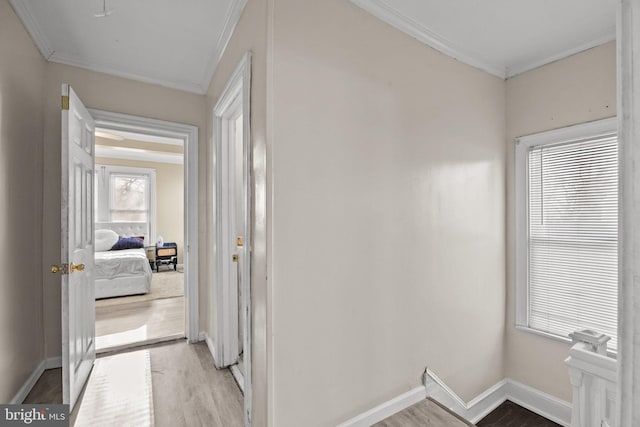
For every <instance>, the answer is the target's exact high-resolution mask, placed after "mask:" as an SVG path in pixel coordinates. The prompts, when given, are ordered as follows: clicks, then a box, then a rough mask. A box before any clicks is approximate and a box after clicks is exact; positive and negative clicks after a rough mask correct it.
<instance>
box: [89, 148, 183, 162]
mask: <svg viewBox="0 0 640 427" xmlns="http://www.w3.org/2000/svg"><path fill="white" fill-rule="evenodd" d="M96 157H102V158H107V159H124V160H137V161H142V162H154V163H171V164H174V165H182V164H184V155H183V154H179V153H163V152H160V151H151V150H141V149H138V148H128V147H112V146H109V145H96Z"/></svg>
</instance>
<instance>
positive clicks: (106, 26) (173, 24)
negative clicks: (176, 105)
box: [11, 0, 247, 93]
mask: <svg viewBox="0 0 640 427" xmlns="http://www.w3.org/2000/svg"><path fill="white" fill-rule="evenodd" d="M246 2H247V0H189V1H177V0H106V6H107V10H110V9H111V10H112V13H111V14H110V15H109V16H106V17H102V18H96V17H95V16H94V15H95V14H96V13H99V12H101V11H102V10H103V0H82V1H78V0H55V1H43V0H11V4H12V6H13V8H14V10H15V11H16V13H17V15H18V16H19V17H20V19H21V20H22V22H23V23H24V25H25V27H26V28H27V31H29V33H30V34H31V36H32V38H33V39H34V41H35V43H36V45H37V46H38V48H39V49H40V52H41V53H42V55H43V56H44V57H45V58H46V59H48V60H49V61H52V62H59V63H62V64H68V65H73V66H77V67H82V68H87V69H90V70H94V71H99V72H104V73H107V74H112V75H116V76H121V77H126V78H130V79H134V80H140V81H144V82H148V83H155V84H160V85H162V86H167V87H172V88H176V89H181V90H185V91H189V92H196V93H205V92H206V91H207V89H208V87H209V83H210V81H211V77H212V76H213V73H214V71H215V67H216V65H217V63H218V61H219V58H220V57H221V56H222V52H223V51H224V48H225V47H226V44H227V43H228V41H229V38H230V37H231V34H232V32H233V29H234V27H235V25H236V23H237V21H238V19H239V17H240V14H241V13H242V9H243V8H244V6H245V4H246Z"/></svg>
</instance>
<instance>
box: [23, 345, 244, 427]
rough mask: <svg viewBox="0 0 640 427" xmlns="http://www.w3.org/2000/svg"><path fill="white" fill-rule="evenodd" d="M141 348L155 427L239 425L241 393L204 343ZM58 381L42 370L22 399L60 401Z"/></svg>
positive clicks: (52, 373)
mask: <svg viewBox="0 0 640 427" xmlns="http://www.w3.org/2000/svg"><path fill="white" fill-rule="evenodd" d="M141 349H146V350H148V351H149V353H150V358H151V383H152V393H153V408H154V419H155V425H156V426H160V427H163V426H171V427H181V426H197V425H206V426H213V427H218V426H219V427H241V426H242V425H243V415H242V406H243V397H242V394H241V393H240V390H239V389H238V386H237V385H236V383H235V380H234V379H233V376H232V375H231V372H229V370H228V369H223V370H217V369H215V367H214V365H213V358H212V357H211V353H209V349H208V348H207V346H206V344H204V343H197V344H187V343H186V342H185V341H182V340H181V341H179V342H177V343H163V344H156V345H153V346H145V347H141ZM110 357H117V355H115V356H113V355H111V356H110ZM61 383H62V371H61V369H52V370H49V371H45V373H44V374H43V375H42V376H41V377H40V379H39V380H38V382H37V383H36V385H35V387H34V388H33V390H32V391H31V393H29V395H28V396H27V399H26V400H25V403H60V402H62V385H61ZM83 397H84V394H83V396H82V397H81V400H80V401H79V403H78V405H76V408H78V407H79V405H82V398H83ZM76 416H77V409H76V410H75V411H74V414H72V417H71V419H72V421H75V419H76V418H75V417H76ZM72 425H75V424H74V423H72ZM77 427H81V426H79V425H78V426H77ZM141 427H142V426H141Z"/></svg>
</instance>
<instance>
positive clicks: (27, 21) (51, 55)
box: [10, 0, 246, 95]
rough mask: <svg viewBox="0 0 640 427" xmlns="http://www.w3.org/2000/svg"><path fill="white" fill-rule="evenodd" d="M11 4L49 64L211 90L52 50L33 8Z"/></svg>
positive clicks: (18, 2) (20, 2) (199, 90)
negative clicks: (84, 59)
mask: <svg viewBox="0 0 640 427" xmlns="http://www.w3.org/2000/svg"><path fill="white" fill-rule="evenodd" d="M238 1H240V2H243V3H246V0H235V1H234V3H237V2H238ZM10 3H11V6H12V7H13V10H14V11H15V13H16V15H18V18H20V20H21V21H22V24H23V25H24V27H25V28H26V30H27V32H28V33H29V35H30V36H31V38H32V39H33V41H34V43H35V44H36V46H37V47H38V50H40V53H41V54H42V56H43V57H44V59H45V60H47V61H49V62H56V63H58V64H63V65H70V66H72V67H78V68H84V69H86V70H90V71H95V72H98V73H104V74H108V75H111V76H116V77H122V78H125V79H129V80H136V81H139V82H143V83H149V84H154V85H159V86H163V87H167V88H170V89H177V90H181V91H185V92H192V93H197V94H198V95H204V94H205V93H206V92H207V90H208V89H209V85H208V84H207V85H204V84H200V83H197V82H185V81H176V80H167V79H158V78H153V77H148V76H143V75H141V74H136V73H128V72H125V71H121V70H118V69H117V68H114V67H111V66H109V65H106V64H98V63H91V62H86V61H83V60H81V59H79V58H77V57H75V56H73V55H68V54H65V53H62V52H57V51H55V50H53V49H52V48H51V43H50V41H49V39H48V38H47V37H46V36H45V34H44V32H43V31H42V28H41V27H40V25H38V22H37V20H36V19H35V17H34V14H33V12H32V10H31V7H30V6H29V3H28V2H27V1H25V0H10ZM229 37H230V36H229Z"/></svg>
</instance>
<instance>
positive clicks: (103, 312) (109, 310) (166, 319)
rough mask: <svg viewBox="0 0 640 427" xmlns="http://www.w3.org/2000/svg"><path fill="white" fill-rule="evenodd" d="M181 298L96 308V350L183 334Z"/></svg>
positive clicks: (182, 301)
mask: <svg viewBox="0 0 640 427" xmlns="http://www.w3.org/2000/svg"><path fill="white" fill-rule="evenodd" d="M184 303H185V301H184V297H183V296H182V297H173V298H162V299H155V300H151V301H141V302H130V303H125V304H111V305H108V306H97V307H96V350H97V351H101V350H104V349H107V348H109V349H114V348H119V347H122V346H126V345H128V344H131V343H139V342H150V341H154V340H159V339H163V338H167V337H168V338H179V337H183V336H184V333H185V308H184Z"/></svg>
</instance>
